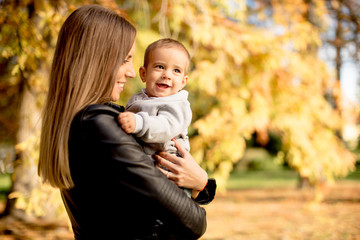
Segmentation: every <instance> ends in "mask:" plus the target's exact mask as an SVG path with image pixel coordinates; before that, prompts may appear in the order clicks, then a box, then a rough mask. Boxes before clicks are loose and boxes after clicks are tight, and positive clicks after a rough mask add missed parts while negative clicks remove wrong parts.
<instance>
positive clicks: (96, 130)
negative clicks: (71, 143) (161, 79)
mask: <svg viewBox="0 0 360 240" xmlns="http://www.w3.org/2000/svg"><path fill="white" fill-rule="evenodd" d="M94 108H95V107H93V108H91V109H88V111H87V114H86V116H84V118H83V122H82V127H83V128H84V129H83V130H84V132H87V133H88V134H89V135H88V137H86V139H89V138H90V137H93V138H94V140H96V141H97V142H98V149H99V151H98V153H97V154H98V155H103V159H102V162H104V163H106V164H108V170H107V171H108V178H109V179H111V182H112V184H114V190H117V189H125V191H126V192H128V193H131V194H133V195H131V196H129V194H128V195H127V196H125V197H127V198H131V197H135V198H141V199H143V200H142V202H144V204H147V205H149V207H150V208H153V209H157V213H158V214H159V216H161V219H165V220H166V224H167V226H169V227H170V228H172V229H174V231H179V234H185V235H186V236H188V237H190V238H191V237H197V238H198V237H200V236H201V235H202V234H203V233H204V232H205V229H206V213H205V210H204V209H203V208H201V207H199V206H198V205H197V204H195V203H194V202H193V201H192V200H191V199H189V198H188V197H187V196H186V195H185V194H184V193H183V191H181V190H179V188H178V187H177V186H176V185H175V184H173V183H172V182H170V181H168V179H166V177H165V176H164V175H163V174H162V173H161V172H160V171H159V170H158V169H157V168H156V167H155V166H154V164H153V161H152V159H151V158H150V157H149V156H147V155H146V154H145V153H144V152H143V150H142V147H141V146H140V145H139V144H138V142H137V141H136V140H135V139H134V138H133V137H132V136H131V135H127V134H126V133H125V132H124V131H123V130H122V129H121V128H120V126H119V125H118V123H117V121H116V117H117V116H118V114H119V112H117V111H115V110H114V109H111V108H109V107H106V106H100V107H98V108H99V109H96V108H95V109H94ZM104 108H106V109H104ZM194 182H195V181H194ZM124 209H125V210H127V209H126V206H124Z"/></svg>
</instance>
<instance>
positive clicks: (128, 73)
mask: <svg viewBox="0 0 360 240" xmlns="http://www.w3.org/2000/svg"><path fill="white" fill-rule="evenodd" d="M125 74H126V77H128V78H134V77H136V72H135V69H134V65H133V64H131V65H130V66H129V68H128V69H127V71H126V73H125Z"/></svg>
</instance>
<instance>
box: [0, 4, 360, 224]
mask: <svg viewBox="0 0 360 240" xmlns="http://www.w3.org/2000/svg"><path fill="white" fill-rule="evenodd" d="M84 4H100V5H103V6H105V7H108V8H111V9H113V10H115V11H117V12H119V13H120V14H122V15H123V16H125V17H126V18H127V19H128V20H129V21H130V22H132V23H133V24H134V25H135V26H136V28H137V29H138V34H137V39H136V54H135V60H134V65H135V68H138V67H140V66H141V64H142V60H143V53H144V51H145V48H146V46H147V45H148V44H149V43H151V42H152V41H154V40H157V39H159V38H162V37H171V38H175V39H178V40H179V41H181V42H182V43H184V45H185V46H186V47H187V48H188V50H189V51H190V53H191V55H192V65H191V72H190V75H189V76H190V80H189V83H188V85H187V90H188V91H189V93H190V102H191V106H192V110H193V122H192V125H191V127H190V129H189V132H190V137H191V138H190V140H191V153H192V155H193V156H194V158H195V159H196V160H197V161H198V162H199V163H200V164H201V166H202V167H203V168H204V169H206V170H207V172H208V173H209V175H210V176H211V177H215V178H216V179H217V182H218V185H219V189H220V190H221V189H225V187H226V183H227V180H228V178H229V174H230V173H231V172H232V171H233V169H234V168H241V167H244V166H251V164H252V166H254V164H255V165H256V162H252V163H251V164H250V165H249V164H244V162H242V160H243V159H244V154H245V152H246V151H247V150H249V149H253V148H254V147H256V148H257V149H262V151H266V152H267V153H268V154H269V155H271V159H273V161H274V162H276V163H277V164H278V165H282V166H284V165H285V166H286V167H288V168H290V169H292V170H294V171H296V172H297V173H298V175H299V179H300V180H302V181H306V182H307V183H308V184H309V185H311V186H318V185H322V184H327V183H329V182H332V181H333V180H336V179H338V178H342V177H345V176H347V175H348V174H349V172H351V171H353V170H354V169H355V166H356V152H357V149H358V142H359V141H358V140H359V139H358V138H359V119H358V117H359V105H358V102H350V103H349V102H348V101H345V99H346V96H344V95H343V92H342V90H341V85H340V81H347V79H340V76H341V74H340V72H341V69H342V66H343V65H344V61H345V59H344V52H345V51H347V52H348V56H349V57H350V59H351V61H353V62H356V63H357V64H358V63H359V57H360V54H359V52H360V50H359V49H360V47H359V42H360V41H359V40H360V39H359V31H360V27H359V24H360V16H359V14H360V3H359V2H357V1H355V0H291V1H288V0H148V1H146V0H138V1H128V0H123V1H121V0H98V1H95V0H94V1H92V0H65V1H61V0H52V1H47V0H23V1H17V0H0V26H1V29H0V94H1V97H0V111H1V114H0V143H1V146H2V147H1V152H0V154H1V159H0V170H1V174H3V175H4V174H8V175H10V176H11V189H10V190H9V191H8V192H7V197H6V198H7V205H6V209H5V212H4V214H5V215H9V214H15V215H18V216H21V217H24V216H26V217H29V216H43V217H47V218H59V217H61V216H63V209H62V207H61V206H62V204H61V201H60V198H59V194H58V191H56V190H53V189H51V188H50V187H49V186H44V185H42V184H41V183H40V181H39V178H38V176H37V158H38V147H39V134H40V132H39V131H40V130H39V129H40V125H41V109H42V106H43V103H44V99H45V94H46V91H47V81H48V79H47V78H48V74H49V68H50V64H51V60H52V54H53V50H54V47H55V44H56V40H57V34H58V31H59V29H60V27H61V25H62V23H63V22H64V20H65V19H66V17H67V16H68V15H69V14H70V13H71V12H72V11H73V10H75V9H76V8H77V7H79V6H82V5H84ZM325 45H326V46H330V47H331V48H332V49H333V50H334V54H333V56H334V57H333V58H332V59H328V61H330V62H332V63H333V66H334V67H329V64H327V63H326V62H325V61H324V60H323V59H321V58H320V57H319V50H320V49H321V48H323V47H324V46H325ZM94 47H96V46H94ZM358 70H359V69H358ZM142 87H144V86H143V84H142V82H141V81H140V79H139V78H138V77H137V78H135V79H134V80H131V81H128V83H127V85H126V88H125V91H124V92H123V93H122V95H121V100H120V102H119V103H120V104H126V102H127V100H128V99H129V98H130V96H131V95H132V94H133V93H135V92H137V91H139V90H140V89H141V88H142ZM13 149H14V151H12V150H13ZM94 177H96V176H94ZM94 191H96V190H94ZM54 206H59V207H54Z"/></svg>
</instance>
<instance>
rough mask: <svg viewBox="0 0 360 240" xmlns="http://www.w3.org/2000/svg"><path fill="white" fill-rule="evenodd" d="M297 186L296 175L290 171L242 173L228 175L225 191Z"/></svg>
mask: <svg viewBox="0 0 360 240" xmlns="http://www.w3.org/2000/svg"><path fill="white" fill-rule="evenodd" d="M296 184H297V173H296V172H294V171H291V170H275V171H269V170H264V171H244V172H234V173H232V174H231V175H230V178H229V180H228V184H227V189H248V188H279V187H292V186H294V187H295V186H296Z"/></svg>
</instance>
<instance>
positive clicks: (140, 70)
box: [139, 67, 146, 82]
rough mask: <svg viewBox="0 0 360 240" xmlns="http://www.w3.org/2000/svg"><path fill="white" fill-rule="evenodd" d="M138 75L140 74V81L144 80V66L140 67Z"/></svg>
mask: <svg viewBox="0 0 360 240" xmlns="http://www.w3.org/2000/svg"><path fill="white" fill-rule="evenodd" d="M139 75H140V78H141V81H143V82H146V68H144V67H140V68H139Z"/></svg>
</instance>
